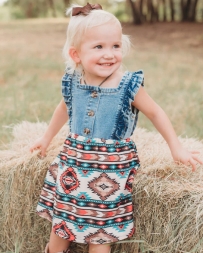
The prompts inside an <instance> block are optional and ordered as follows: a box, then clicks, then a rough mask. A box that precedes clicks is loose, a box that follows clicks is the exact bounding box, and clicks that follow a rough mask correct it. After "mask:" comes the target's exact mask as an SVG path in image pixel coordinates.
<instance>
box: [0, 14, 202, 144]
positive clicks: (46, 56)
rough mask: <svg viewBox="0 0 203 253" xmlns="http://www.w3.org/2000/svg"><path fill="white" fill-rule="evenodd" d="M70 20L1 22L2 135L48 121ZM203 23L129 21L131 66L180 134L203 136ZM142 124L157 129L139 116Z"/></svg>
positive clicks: (5, 138) (6, 137) (55, 100)
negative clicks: (27, 124) (21, 124)
mask: <svg viewBox="0 0 203 253" xmlns="http://www.w3.org/2000/svg"><path fill="white" fill-rule="evenodd" d="M66 22H67V21H66V20H64V19H57V20H54V19H47V20H43V19H41V20H40V19H39V20H29V21H27V20H24V21H15V22H14V21H12V22H5V23H1V24H0V37H1V40H0V53H1V57H0V108H1V110H0V126H1V127H0V140H1V143H5V142H7V141H10V140H11V136H10V129H9V128H7V126H10V125H13V124H16V123H18V122H21V121H23V120H27V121H31V122H35V121H37V120H39V121H46V122H47V121H49V120H50V117H51V115H52V113H53V110H54V108H55V106H56V105H57V103H58V102H59V101H60V99H61V90H60V85H61V81H60V80H61V77H62V75H63V72H64V63H63V59H62V56H61V51H62V47H63V44H64V42H65V30H66ZM202 28H203V26H202V24H196V25H195V24H176V25H175V26H174V25H173V24H165V25H164V24H157V25H144V26H140V27H134V26H131V25H124V32H125V33H127V34H130V35H131V39H132V41H133V44H134V46H133V49H132V51H131V54H130V55H129V56H128V57H127V58H126V59H125V60H124V65H125V67H126V68H127V69H130V70H138V69H140V68H141V69H143V70H144V73H145V87H146V90H147V91H148V92H149V94H150V95H151V96H152V97H153V98H154V99H155V101H157V103H158V104H160V105H161V106H162V108H163V109H164V110H165V111H166V113H167V114H168V116H169V118H170V119H171V121H172V123H173V125H174V128H175V130H176V132H177V134H178V135H182V136H186V135H187V136H189V137H196V138H199V139H202V138H203V131H202V125H203V110H202V107H203V96H202V94H203V84H202V80H203V71H202V69H203V57H202V56H203V52H202V46H203V33H202V30H203V29H202ZM139 126H140V127H144V128H147V129H149V130H154V128H153V126H152V125H151V123H150V122H149V121H148V120H147V119H146V118H145V117H144V116H143V115H141V116H140V120H139Z"/></svg>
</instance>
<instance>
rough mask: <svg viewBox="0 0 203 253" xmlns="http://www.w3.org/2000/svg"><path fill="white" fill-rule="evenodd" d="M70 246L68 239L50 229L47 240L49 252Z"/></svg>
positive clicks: (54, 252)
mask: <svg viewBox="0 0 203 253" xmlns="http://www.w3.org/2000/svg"><path fill="white" fill-rule="evenodd" d="M69 246H70V241H68V240H64V239H63V238H61V237H59V236H58V235H56V234H55V233H54V232H53V231H51V235H50V240H49V253H57V252H63V251H65V250H67V249H68V247H69Z"/></svg>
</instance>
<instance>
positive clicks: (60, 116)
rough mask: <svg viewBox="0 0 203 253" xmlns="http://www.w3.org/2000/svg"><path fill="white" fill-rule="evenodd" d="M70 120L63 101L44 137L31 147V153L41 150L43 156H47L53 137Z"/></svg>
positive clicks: (57, 108) (58, 106)
mask: <svg viewBox="0 0 203 253" xmlns="http://www.w3.org/2000/svg"><path fill="white" fill-rule="evenodd" d="M67 120H68V113H67V107H66V104H65V102H64V100H63V99H62V100H61V102H60V103H59V104H58V105H57V107H56V109H55V111H54V113H53V116H52V118H51V121H50V123H49V125H48V128H47V130H46V132H45V133H44V135H43V136H42V137H40V138H39V139H37V140H36V142H35V143H34V144H33V145H32V146H31V147H30V151H31V152H33V151H34V150H35V149H40V150H41V156H42V157H43V156H45V154H46V149H47V147H48V146H49V144H50V142H51V140H52V139H53V137H54V136H55V135H56V134H57V133H58V132H59V130H60V129H61V128H62V126H63V125H64V124H65V123H66V122H67Z"/></svg>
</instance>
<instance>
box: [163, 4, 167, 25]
mask: <svg viewBox="0 0 203 253" xmlns="http://www.w3.org/2000/svg"><path fill="white" fill-rule="evenodd" d="M162 4H163V21H164V22H166V21H167V17H166V9H167V8H166V0H162Z"/></svg>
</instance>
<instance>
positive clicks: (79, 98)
mask: <svg viewBox="0 0 203 253" xmlns="http://www.w3.org/2000/svg"><path fill="white" fill-rule="evenodd" d="M71 13H72V15H71V18H70V22H69V25H68V30H67V41H66V44H65V47H64V54H65V56H66V60H67V69H66V73H65V75H64V76H63V78H62V94H63V99H62V100H61V102H60V103H59V104H58V106H57V107H56V109H55V111H54V114H53V117H52V119H51V122H50V124H49V126H48V128H47V130H46V132H45V133H44V135H43V136H42V137H41V138H40V139H38V140H37V141H36V142H35V143H34V144H33V146H32V147H31V151H33V150H34V149H40V150H41V155H42V156H44V155H45V152H46V149H47V147H48V145H49V143H50V142H51V140H52V138H53V137H54V136H55V135H56V134H57V133H58V131H59V130H60V129H61V127H62V126H63V125H64V124H65V123H66V122H67V120H69V126H70V133H69V134H68V136H67V138H66V140H65V142H64V146H63V150H62V151H61V152H60V154H59V155H58V156H57V158H56V159H55V160H54V161H53V163H52V164H51V166H50V168H49V170H48V172H47V175H46V178H45V183H44V187H43V190H42V193H41V196H40V201H39V204H38V206H37V212H38V214H39V215H40V216H42V217H44V218H47V219H48V220H49V221H51V222H52V231H51V235H50V241H49V243H48V244H47V246H46V249H45V252H47V253H48V252H49V253H58V252H70V250H69V249H68V248H69V245H70V242H71V241H74V242H78V243H84V244H89V252H90V253H109V252H110V244H111V243H113V242H117V241H119V240H123V239H126V238H130V237H131V236H132V235H133V233H134V231H135V229H134V224H133V205H132V195H131V193H132V183H133V177H134V175H135V174H136V170H137V169H138V168H139V166H140V164H139V158H138V156H137V150H136V146H135V143H134V142H133V141H132V140H131V139H130V136H131V135H132V133H133V131H134V129H135V126H136V122H137V119H138V113H139V111H141V112H142V113H144V114H145V115H146V116H147V117H148V118H149V119H150V120H151V121H152V123H153V124H154V126H155V127H156V128H157V129H158V131H159V132H160V133H161V134H162V136H163V137H164V139H165V140H166V142H167V143H168V145H169V148H170V150H171V153H172V156H173V159H174V160H175V161H176V162H181V163H184V164H186V165H188V164H189V165H192V168H193V170H195V167H196V161H197V162H200V163H201V160H200V159H198V157H197V152H189V151H187V150H186V149H184V148H183V147H182V146H181V144H180V142H179V141H178V138H177V136H176V134H175V132H174V130H173V127H172V126H171V123H170V121H169V119H168V117H167V116H166V114H165V113H164V112H163V110H162V109H161V108H160V107H159V106H158V105H157V104H156V103H155V102H154V101H153V100H152V99H151V98H150V96H149V95H148V94H147V93H146V91H145V90H144V88H143V86H144V75H143V72H142V71H137V72H129V71H126V72H123V71H122V68H121V64H122V58H123V56H124V55H125V54H126V53H127V52H128V50H129V48H130V41H129V39H128V37H127V36H126V35H123V34H122V28H121V24H120V22H119V21H118V19H117V18H116V17H115V16H114V15H112V14H110V13H108V12H106V11H104V10H102V8H101V6H100V5H90V4H87V5H86V6H84V7H73V8H71ZM74 253H77V252H74Z"/></svg>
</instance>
